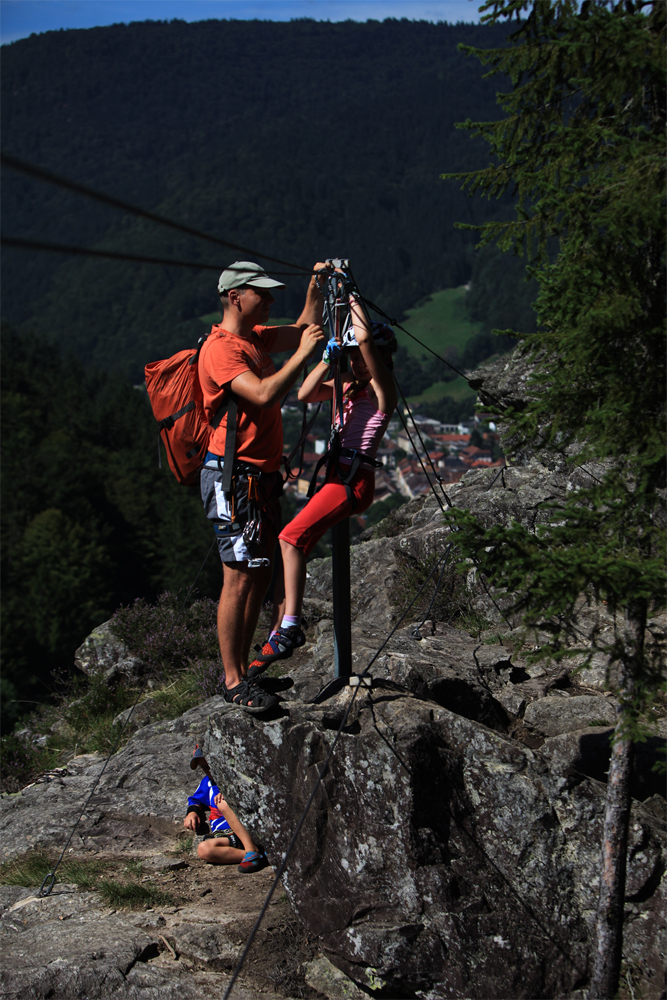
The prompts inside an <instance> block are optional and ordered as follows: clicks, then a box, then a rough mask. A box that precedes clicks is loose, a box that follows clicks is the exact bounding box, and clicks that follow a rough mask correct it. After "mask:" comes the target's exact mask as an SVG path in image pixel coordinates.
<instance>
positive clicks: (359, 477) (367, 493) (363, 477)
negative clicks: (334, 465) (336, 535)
mask: <svg viewBox="0 0 667 1000" xmlns="http://www.w3.org/2000/svg"><path fill="white" fill-rule="evenodd" d="M345 468H346V467H345V466H344V465H343V464H342V463H341V470H342V472H343V475H345ZM349 488H350V489H351V490H352V493H353V494H354V498H355V500H356V503H355V504H354V506H353V504H352V503H351V502H350V500H349V494H348V490H347V489H346V487H345V484H344V483H343V481H342V480H341V478H340V476H339V475H338V474H337V473H336V472H335V470H333V469H332V470H331V471H330V472H329V474H328V475H327V478H326V480H325V483H324V485H323V486H322V488H321V489H320V490H318V491H317V493H316V494H315V496H314V497H311V499H310V500H309V501H308V503H307V504H306V506H305V507H304V508H303V510H302V511H300V513H298V514H297V515H296V517H295V518H294V520H293V521H290V523H289V524H287V525H285V527H284V528H283V530H282V531H281V532H280V534H279V535H278V537H279V538H282V539H284V540H285V541H286V542H289V543H290V545H294V546H295V547H296V548H297V549H303V552H304V554H305V555H306V556H309V555H310V553H311V552H312V550H313V548H314V546H315V545H316V544H317V542H319V540H320V538H321V537H322V535H323V534H324V533H325V532H326V531H328V530H329V528H331V527H332V526H333V525H334V524H338V522H339V521H342V520H343V518H344V517H349V516H350V514H353V513H354V514H361V513H362V511H364V510H366V509H367V508H368V507H370V505H371V504H372V503H373V496H374V495H375V471H374V470H373V469H359V471H358V472H357V474H356V476H355V477H354V479H353V480H352V482H351V483H350V485H349Z"/></svg>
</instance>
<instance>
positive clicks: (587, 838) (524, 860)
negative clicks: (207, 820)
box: [206, 682, 667, 1000]
mask: <svg viewBox="0 0 667 1000" xmlns="http://www.w3.org/2000/svg"><path fill="white" fill-rule="evenodd" d="M349 697H350V695H349V694H347V695H343V694H341V695H340V696H338V698H336V699H332V700H331V701H329V702H327V703H325V704H324V705H322V706H317V707H316V706H306V705H303V704H301V703H296V702H292V703H291V704H290V706H289V714H286V715H284V716H282V717H279V718H277V719H275V720H274V721H271V722H261V721H258V720H257V719H253V718H250V717H248V716H247V715H245V714H243V713H241V712H239V711H238V710H237V709H227V710H225V711H223V712H222V713H219V714H217V715H215V716H213V718H212V725H211V729H210V731H209V733H208V735H207V740H206V752H207V754H208V757H209V760H210V761H211V763H212V766H213V767H214V769H215V771H216V773H219V774H220V775H221V776H222V780H223V782H224V784H225V787H226V788H227V789H228V794H230V795H233V796H235V797H236V804H237V805H238V807H239V809H240V811H241V813H242V814H243V815H244V816H246V817H252V820H253V823H254V824H255V826H256V827H257V828H258V829H260V830H261V836H262V838H263V841H264V843H265V844H266V846H267V849H268V852H269V856H270V857H272V858H275V859H277V858H278V857H280V856H281V854H282V852H283V851H284V849H285V845H286V843H287V842H288V841H289V839H290V836H291V834H292V832H293V830H294V827H295V824H296V821H297V819H298V816H299V814H300V812H301V809H302V807H303V805H304V803H305V802H306V800H307V799H308V796H309V795H310V793H311V791H312V789H313V786H314V782H315V780H316V776H317V773H318V770H319V768H320V767H321V766H322V764H323V762H324V760H325V759H326V758H327V755H328V753H329V750H330V748H331V745H332V743H333V740H334V738H335V730H336V729H337V727H338V725H339V724H340V721H341V719H342V717H343V710H344V705H345V701H346V699H349ZM604 796H605V793H604V787H603V786H602V785H600V784H599V783H598V782H595V781H593V780H591V779H587V778H585V777H584V776H583V775H582V774H580V773H577V772H574V771H573V770H569V771H568V770H563V769H561V768H560V767H559V766H555V767H550V765H549V762H548V760H547V758H545V757H544V756H543V755H542V754H540V753H539V751H532V750H530V749H528V748H527V747H525V746H522V745H521V744H520V743H518V742H517V741H516V740H512V739H510V738H508V737H507V736H505V735H502V734H500V733H498V732H493V731H492V730H490V729H488V728H486V727H485V726H483V725H480V724H479V723H477V722H475V721H471V720H468V719H465V718H463V717H462V716H460V715H456V714H454V713H452V712H450V711H448V710H447V709H445V708H442V707H441V706H439V705H437V704H436V703H435V702H433V701H430V700H428V701H427V700H421V699H419V698H415V697H414V696H410V695H407V694H405V693H402V692H399V691H397V690H396V688H395V686H394V685H391V684H387V683H386V682H377V683H376V685H375V686H374V688H373V690H372V692H370V693H364V694H362V695H360V696H359V697H358V699H357V700H356V702H355V704H354V706H353V710H352V712H351V714H350V716H349V718H348V719H347V722H346V725H345V728H344V730H343V732H342V734H341V737H340V740H339V743H338V745H337V747H336V751H335V753H334V755H333V757H332V760H331V764H330V766H329V770H328V773H327V775H326V777H325V779H324V781H323V783H322V786H321V787H320V789H319V791H318V793H317V794H316V797H315V800H314V803H313V806H312V810H311V814H310V816H309V819H308V822H307V824H306V825H305V826H304V829H303V831H302V834H301V837H300V838H299V841H298V844H297V847H296V849H295V852H294V855H293V858H292V860H291V861H290V863H289V865H288V868H287V873H286V875H285V878H284V884H285V886H286V888H287V891H288V893H289V896H290V899H291V901H292V904H293V906H294V908H295V910H296V912H297V914H298V915H299V917H300V918H301V919H302V921H304V923H305V924H306V925H307V926H308V927H309V929H310V930H311V932H312V933H314V934H317V935H318V937H319V940H320V942H321V943H322V945H323V948H324V951H325V953H326V955H327V956H328V958H329V959H330V960H331V961H332V962H333V963H334V964H335V965H336V966H338V967H339V968H341V969H343V970H344V971H345V972H346V973H347V974H348V975H349V976H350V977H351V978H352V979H354V980H355V981H356V982H358V983H360V984H362V985H363V986H364V987H366V988H368V987H370V988H377V987H382V988H384V989H387V990H388V991H390V995H398V996H401V997H410V996H417V995H419V996H422V995H427V996H430V997H476V998H486V997H488V998H494V1000H495V998H497V997H536V996H541V997H558V996H569V995H572V994H573V993H574V991H576V989H577V987H578V986H580V985H582V984H584V983H585V982H586V979H587V975H588V969H589V961H590V953H591V934H592V920H593V914H594V912H595V907H596V901H597V886H598V867H599V844H600V837H601V829H602V827H601V823H602V815H603V808H604ZM631 840H632V845H631V849H630V863H629V870H628V890H627V891H628V898H629V901H630V905H629V909H628V918H627V926H626V937H625V952H626V960H627V961H628V962H629V963H631V965H632V966H633V968H635V969H641V970H642V972H643V974H644V977H645V981H646V982H657V981H658V980H659V978H660V975H661V972H660V970H661V969H662V967H663V964H664V959H665V954H664V946H665V939H664V902H665V900H664V888H660V886H661V882H660V880H661V876H662V873H663V870H664V858H665V853H664V852H665V847H666V846H667V842H666V841H665V827H664V825H661V824H660V823H659V821H656V818H655V816H654V815H653V813H651V812H650V811H648V810H646V811H644V810H642V808H641V806H638V807H637V808H636V809H635V812H634V814H633V822H632V835H631ZM652 995H654V996H658V995H659V992H656V993H653V994H652Z"/></svg>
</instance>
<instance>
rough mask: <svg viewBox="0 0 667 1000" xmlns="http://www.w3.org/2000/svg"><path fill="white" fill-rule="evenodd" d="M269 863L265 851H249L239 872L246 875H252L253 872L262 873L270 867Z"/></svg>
mask: <svg viewBox="0 0 667 1000" xmlns="http://www.w3.org/2000/svg"><path fill="white" fill-rule="evenodd" d="M268 863H269V859H268V858H267V856H266V854H264V851H261V852H260V851H247V853H246V855H245V857H244V858H243V861H242V862H241V864H240V865H239V871H240V872H241V873H242V874H244V875H251V874H252V873H253V872H261V870H262V868H266V867H267V866H268Z"/></svg>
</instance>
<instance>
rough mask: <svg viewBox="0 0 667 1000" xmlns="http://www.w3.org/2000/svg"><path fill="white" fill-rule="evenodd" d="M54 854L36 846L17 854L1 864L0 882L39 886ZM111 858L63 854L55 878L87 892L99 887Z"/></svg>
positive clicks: (47, 871) (55, 855) (53, 861)
mask: <svg viewBox="0 0 667 1000" xmlns="http://www.w3.org/2000/svg"><path fill="white" fill-rule="evenodd" d="M57 860H58V855H57V854H51V853H48V852H47V851H44V850H41V849H40V848H35V849H34V850H32V851H27V852H26V853H25V854H22V855H20V857H18V858H13V859H12V860H11V861H5V862H4V863H3V864H2V865H0V885H21V886H23V887H24V888H26V889H32V888H33V887H37V888H38V887H39V886H40V885H41V884H42V882H43V881H44V878H45V877H46V876H47V875H48V874H49V872H51V871H53V866H54V865H55V863H56V861H57ZM109 867H110V862H108V861H99V860H97V859H95V858H76V857H75V858H71V857H65V858H63V860H62V861H61V863H60V865H59V866H58V871H57V873H56V880H57V881H58V882H61V883H62V882H65V883H71V884H74V885H76V886H78V887H79V889H83V890H84V891H85V892H88V891H90V890H93V889H98V888H99V884H100V878H101V877H102V876H103V875H104V874H105V873H106V872H107V871H108V869H109Z"/></svg>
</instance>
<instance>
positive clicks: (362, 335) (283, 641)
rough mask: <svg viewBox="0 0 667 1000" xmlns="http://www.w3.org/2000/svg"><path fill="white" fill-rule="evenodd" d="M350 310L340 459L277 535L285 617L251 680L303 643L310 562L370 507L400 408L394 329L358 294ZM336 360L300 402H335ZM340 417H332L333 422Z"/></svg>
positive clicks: (319, 371) (323, 366)
mask: <svg viewBox="0 0 667 1000" xmlns="http://www.w3.org/2000/svg"><path fill="white" fill-rule="evenodd" d="M350 312H351V318H352V323H353V327H352V330H350V331H349V333H348V334H347V335H346V340H345V342H344V345H343V346H344V348H345V349H346V350H347V352H348V357H349V362H350V368H351V373H348V374H346V375H343V376H342V379H343V380H344V383H345V385H344V396H343V427H342V431H341V434H340V451H339V454H338V459H337V461H333V462H330V463H329V468H328V471H327V476H326V480H325V482H324V485H323V486H322V487H321V488H320V489H319V490H318V492H317V493H316V494H315V495H314V496H313V497H312V499H310V500H309V501H308V503H307V504H306V506H305V507H304V508H303V509H302V510H301V512H300V513H299V514H297V516H296V517H295V518H294V520H293V521H290V523H289V524H288V525H287V526H286V527H285V528H283V530H282V531H281V533H280V535H279V541H280V549H281V552H282V557H283V566H284V572H285V599H286V603H285V616H284V617H283V621H282V624H281V627H280V628H279V629H278V630H277V631H276V632H274V633H273V634H272V636H271V638H270V639H269V640H268V642H266V643H265V645H264V647H263V648H262V651H261V653H259V655H258V656H257V659H256V660H255V661H254V662H253V663H251V664H250V667H249V668H248V677H249V678H251V677H256V676H258V675H259V674H261V673H262V672H263V671H264V670H266V668H267V667H268V666H269V664H270V663H273V661H274V660H280V659H285V658H287V657H288V656H291V655H292V652H293V650H294V649H295V648H297V647H298V646H301V645H303V642H304V641H305V636H304V634H303V632H302V630H301V608H302V605H303V594H304V589H305V584H306V559H307V557H308V555H309V554H310V552H311V551H312V549H313V547H314V545H315V544H316V542H318V541H319V539H320V538H321V537H322V535H323V534H324V533H325V532H326V531H327V530H328V529H329V528H331V527H332V525H334V524H337V523H338V522H339V521H342V520H343V518H345V517H349V516H350V515H351V514H361V513H362V512H363V511H364V510H366V509H367V508H368V507H370V505H371V503H372V502H373V496H374V493H375V466H376V462H375V456H376V454H377V450H378V447H379V445H380V442H381V441H382V438H383V437H384V434H385V431H386V430H387V425H388V424H389V421H390V419H391V415H392V413H393V412H394V409H395V407H396V385H395V382H394V377H393V375H392V368H393V360H392V353H393V352H394V351H395V350H396V346H397V345H396V337H395V336H394V331H393V330H392V329H391V327H389V326H385V325H384V324H382V323H373V324H372V326H371V325H370V324H369V322H368V320H367V319H366V315H365V313H364V310H363V309H362V307H361V305H360V303H359V301H358V299H357V298H356V296H354V295H350ZM350 334H351V336H350ZM331 360H332V359H331V357H330V348H329V347H328V348H327V350H326V351H325V352H324V356H323V359H322V361H321V362H320V363H319V364H318V365H317V366H316V367H315V368H314V369H313V371H312V372H311V373H310V374H309V375H308V377H307V378H306V381H305V382H304V384H303V386H302V387H301V390H300V391H299V399H300V400H301V401H302V402H307V403H316V402H319V401H321V400H329V399H332V398H333V397H334V383H333V380H331V379H330V377H329V376H330V364H331ZM337 416H338V415H337V414H334V419H336V417H337ZM339 422H340V421H339ZM360 458H361V461H359V459H360Z"/></svg>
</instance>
